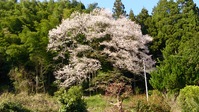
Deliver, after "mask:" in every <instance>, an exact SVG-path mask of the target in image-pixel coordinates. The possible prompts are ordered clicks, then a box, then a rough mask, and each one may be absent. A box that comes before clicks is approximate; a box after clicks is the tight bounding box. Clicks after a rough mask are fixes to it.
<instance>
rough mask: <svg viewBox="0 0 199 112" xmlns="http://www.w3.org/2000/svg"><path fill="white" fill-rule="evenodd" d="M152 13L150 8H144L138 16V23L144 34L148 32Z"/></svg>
mask: <svg viewBox="0 0 199 112" xmlns="http://www.w3.org/2000/svg"><path fill="white" fill-rule="evenodd" d="M149 19H150V15H149V14H148V10H147V9H145V8H143V9H142V11H141V12H140V13H139V14H138V15H137V16H136V21H137V23H138V24H139V25H140V26H141V30H142V34H144V35H145V34H148V31H147V30H148V27H149V26H148V24H149V22H150V20H149Z"/></svg>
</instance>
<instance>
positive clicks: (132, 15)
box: [129, 9, 136, 21]
mask: <svg viewBox="0 0 199 112" xmlns="http://www.w3.org/2000/svg"><path fill="white" fill-rule="evenodd" d="M129 19H130V20H131V21H136V17H135V15H134V13H133V10H132V9H131V10H130V12H129Z"/></svg>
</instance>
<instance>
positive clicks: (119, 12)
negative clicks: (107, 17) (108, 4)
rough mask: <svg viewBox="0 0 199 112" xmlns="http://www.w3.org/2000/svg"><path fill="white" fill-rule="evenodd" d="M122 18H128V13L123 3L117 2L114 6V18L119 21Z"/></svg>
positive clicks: (118, 0)
mask: <svg viewBox="0 0 199 112" xmlns="http://www.w3.org/2000/svg"><path fill="white" fill-rule="evenodd" d="M120 16H126V11H125V7H124V4H123V3H122V1H121V0H116V1H115V2H114V6H113V17H114V18H116V19H117V18H119V17H120Z"/></svg>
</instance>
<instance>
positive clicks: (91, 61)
mask: <svg viewBox="0 0 199 112" xmlns="http://www.w3.org/2000/svg"><path fill="white" fill-rule="evenodd" d="M106 37H107V38H106ZM96 40H98V41H97V44H96V46H95V47H93V46H92V43H94V42H96ZM151 41H152V38H151V37H150V36H148V35H142V32H141V30H140V26H139V25H137V24H135V23H134V22H132V21H130V20H129V19H127V18H125V17H121V18H119V19H117V20H116V19H114V18H113V17H112V14H111V12H110V11H108V10H106V9H96V10H94V11H93V12H91V13H90V14H85V13H83V14H81V13H78V12H75V13H73V14H72V15H71V17H70V18H68V19H66V20H63V21H62V23H61V24H60V25H59V26H58V27H57V28H55V29H52V30H51V31H49V44H48V50H53V51H56V52H57V53H58V55H57V56H56V57H54V59H55V60H56V59H58V58H65V53H66V52H69V54H70V58H69V64H68V65H65V66H63V67H60V69H58V70H56V71H55V72H54V74H55V77H56V79H57V80H58V82H59V83H60V85H61V86H64V87H69V86H71V85H73V84H76V83H80V82H82V81H83V80H85V79H87V78H88V77H89V74H90V73H93V72H96V71H97V70H99V69H100V68H101V63H100V61H99V60H98V59H97V57H92V56H88V55H86V54H88V53H87V52H96V51H98V53H99V55H106V56H107V60H109V61H110V62H111V63H112V65H113V67H116V68H119V69H123V70H128V71H130V72H132V73H136V74H139V73H141V72H143V65H142V62H143V60H145V63H146V68H147V69H148V70H150V69H151V68H152V66H153V65H154V61H153V60H152V59H151V56H150V55H148V53H149V50H148V48H147V45H146V44H147V43H149V42H151ZM96 47H97V48H100V47H101V48H102V49H100V50H99V49H96ZM80 54H81V55H80Z"/></svg>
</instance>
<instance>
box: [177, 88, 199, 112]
mask: <svg viewBox="0 0 199 112" xmlns="http://www.w3.org/2000/svg"><path fill="white" fill-rule="evenodd" d="M198 94H199V87H198V86H186V87H185V88H183V89H181V90H180V94H179V96H178V104H179V105H180V107H181V109H182V112H189V111H191V112H198V111H199V95H198Z"/></svg>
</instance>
